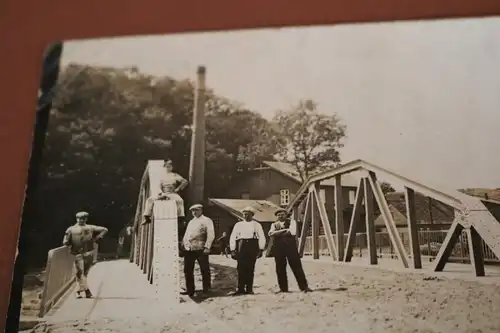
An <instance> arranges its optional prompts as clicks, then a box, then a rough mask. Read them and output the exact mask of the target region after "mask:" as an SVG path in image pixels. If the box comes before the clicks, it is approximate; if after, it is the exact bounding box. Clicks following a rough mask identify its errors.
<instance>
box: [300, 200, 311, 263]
mask: <svg viewBox="0 0 500 333" xmlns="http://www.w3.org/2000/svg"><path fill="white" fill-rule="evenodd" d="M310 206H311V196H310V195H308V196H307V198H306V208H305V209H304V221H303V222H302V230H301V231H300V238H299V254H300V256H301V257H302V256H304V248H305V246H306V238H307V231H308V230H309V226H310V224H311V221H310V215H311V214H310Z"/></svg>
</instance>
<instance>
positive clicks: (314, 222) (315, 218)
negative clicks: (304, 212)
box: [310, 183, 319, 259]
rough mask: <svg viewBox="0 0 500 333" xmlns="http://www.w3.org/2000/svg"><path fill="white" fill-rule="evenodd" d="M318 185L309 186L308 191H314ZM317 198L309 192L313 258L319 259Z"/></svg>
mask: <svg viewBox="0 0 500 333" xmlns="http://www.w3.org/2000/svg"><path fill="white" fill-rule="evenodd" d="M315 187H319V183H318V184H314V185H312V186H311V189H310V192H311V193H314V192H313V191H314V188H315ZM317 201H318V200H317V199H316V197H315V196H314V194H311V223H312V252H313V259H319V214H318V209H317Z"/></svg>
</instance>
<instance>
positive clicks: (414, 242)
mask: <svg viewBox="0 0 500 333" xmlns="http://www.w3.org/2000/svg"><path fill="white" fill-rule="evenodd" d="M405 198H406V216H407V219H406V220H407V223H408V235H409V238H410V252H411V257H412V260H413V268H415V269H420V268H422V256H421V254H420V247H419V242H418V229H417V213H416V209H415V191H413V190H412V189H411V188H408V187H405Z"/></svg>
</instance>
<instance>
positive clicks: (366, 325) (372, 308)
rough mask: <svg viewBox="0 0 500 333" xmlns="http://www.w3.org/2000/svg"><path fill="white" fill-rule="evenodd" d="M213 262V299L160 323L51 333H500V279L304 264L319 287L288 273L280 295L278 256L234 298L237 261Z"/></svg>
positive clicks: (96, 324) (95, 324) (104, 323)
mask: <svg viewBox="0 0 500 333" xmlns="http://www.w3.org/2000/svg"><path fill="white" fill-rule="evenodd" d="M211 263H212V278H213V288H214V292H213V295H212V297H209V298H206V299H200V298H198V299H197V298H195V299H194V301H195V302H192V301H187V302H186V303H184V305H183V306H184V307H183V310H182V311H181V312H179V313H176V314H175V315H171V316H170V317H168V316H166V317H165V318H164V319H163V321H161V322H160V321H155V320H148V319H147V318H141V319H139V318H132V317H131V318H128V319H123V320H114V321H113V320H107V319H100V320H95V321H92V322H71V323H66V324H65V325H59V326H58V327H52V328H51V332H53V333H55V332H72V331H74V332H138V331H141V332H144V333H146V332H175V333H181V332H184V333H201V332H203V333H206V332H207V331H218V332H220V333H225V332H228V333H229V332H243V333H247V332H275V331H286V332H287V333H299V332H300V333H304V332H315V333H316V332H318V333H320V332H329V333H331V332H335V333H340V332H360V333H368V332H375V333H379V332H380V333H382V332H383V333H386V332H409V333H410V332H414V333H417V332H419V333H424V332H425V333H433V332H434V333H437V332H442V333H448V332H453V333H461V332H475V333H478V332H483V333H487V332H495V333H496V332H500V315H499V312H500V285H499V284H494V283H488V284H485V283H479V282H470V281H469V282H466V281H462V280H458V279H446V278H439V279H430V280H429V279H426V278H425V276H424V275H420V274H411V273H396V272H392V271H385V270H380V269H374V268H365V267H359V266H346V265H343V266H340V265H334V264H331V263H327V262H311V261H304V268H305V271H306V274H307V276H308V280H309V284H310V286H311V288H313V289H314V292H312V293H310V294H303V293H300V292H299V291H298V288H297V286H296V283H295V280H294V278H293V275H292V274H291V272H290V271H289V283H290V290H291V292H290V293H288V294H276V293H275V292H276V291H277V283H276V276H275V273H274V261H273V260H272V259H261V260H260V261H259V262H258V264H257V272H256V278H255V292H256V294H255V295H251V296H250V295H248V296H239V297H231V296H228V295H227V294H228V293H229V292H230V291H232V290H234V287H235V284H236V270H235V262H234V261H233V260H231V259H226V258H223V257H220V256H212V257H211ZM197 280H198V281H199V282H198V283H197V285H198V287H201V280H200V278H199V276H198V278H197ZM40 329H41V328H40ZM40 329H39V330H37V331H38V332H41V330H40ZM45 331H46V330H45Z"/></svg>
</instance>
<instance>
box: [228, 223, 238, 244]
mask: <svg viewBox="0 0 500 333" xmlns="http://www.w3.org/2000/svg"><path fill="white" fill-rule="evenodd" d="M239 224H240V222H237V223H236V224H235V225H234V228H233V231H231V236H229V249H230V250H231V251H235V250H236V237H237V236H238V225H239Z"/></svg>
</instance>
